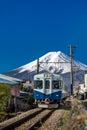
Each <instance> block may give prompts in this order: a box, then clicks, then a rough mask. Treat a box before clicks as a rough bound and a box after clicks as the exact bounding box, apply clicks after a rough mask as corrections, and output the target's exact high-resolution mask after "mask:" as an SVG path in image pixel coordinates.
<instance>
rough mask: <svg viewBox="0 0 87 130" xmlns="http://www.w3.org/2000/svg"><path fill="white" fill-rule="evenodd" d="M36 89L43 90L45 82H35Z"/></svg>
mask: <svg viewBox="0 0 87 130" xmlns="http://www.w3.org/2000/svg"><path fill="white" fill-rule="evenodd" d="M34 88H35V89H42V88H43V81H42V80H36V81H34Z"/></svg>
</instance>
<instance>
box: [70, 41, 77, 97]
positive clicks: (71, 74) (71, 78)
mask: <svg viewBox="0 0 87 130" xmlns="http://www.w3.org/2000/svg"><path fill="white" fill-rule="evenodd" d="M69 48H70V65H71V67H70V86H71V95H73V65H72V57H73V48H76V46H72V45H71V44H70V45H69Z"/></svg>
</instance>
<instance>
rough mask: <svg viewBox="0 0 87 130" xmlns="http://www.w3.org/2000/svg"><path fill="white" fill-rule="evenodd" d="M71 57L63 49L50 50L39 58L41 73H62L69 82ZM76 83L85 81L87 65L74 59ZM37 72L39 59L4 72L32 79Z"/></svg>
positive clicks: (24, 78)
mask: <svg viewBox="0 0 87 130" xmlns="http://www.w3.org/2000/svg"><path fill="white" fill-rule="evenodd" d="M70 66H71V65H70V57H69V56H67V55H66V54H64V53H62V52H61V51H57V52H48V53H47V54H45V55H43V56H42V57H40V58H39V73H42V72H50V73H57V74H61V75H62V76H63V77H64V80H65V82H68V84H69V80H70V79H69V77H70V70H71V69H70ZM72 66H73V77H74V83H75V84H77V83H79V82H82V81H84V74H85V73H86V72H87V65H85V64H83V63H81V62H79V61H75V60H72ZM36 73H37V59H36V60H34V61H32V62H30V63H28V64H26V65H23V66H21V67H19V68H16V69H14V70H11V71H9V72H6V73H4V74H6V75H8V76H12V77H16V78H20V79H23V80H28V79H30V80H32V79H33V76H34V75H35V74H36Z"/></svg>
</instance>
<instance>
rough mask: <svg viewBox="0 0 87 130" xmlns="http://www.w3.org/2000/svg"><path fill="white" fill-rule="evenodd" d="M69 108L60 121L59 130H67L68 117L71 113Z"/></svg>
mask: <svg viewBox="0 0 87 130" xmlns="http://www.w3.org/2000/svg"><path fill="white" fill-rule="evenodd" d="M69 112H70V111H69V110H66V111H65V112H64V115H63V117H62V119H61V122H60V128H58V130H67V125H66V124H67V119H68V115H69Z"/></svg>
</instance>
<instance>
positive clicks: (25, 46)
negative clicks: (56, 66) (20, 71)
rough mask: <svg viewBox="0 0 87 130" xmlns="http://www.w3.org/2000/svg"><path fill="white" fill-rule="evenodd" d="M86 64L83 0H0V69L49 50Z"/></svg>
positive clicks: (86, 25)
mask: <svg viewBox="0 0 87 130" xmlns="http://www.w3.org/2000/svg"><path fill="white" fill-rule="evenodd" d="M69 44H72V45H77V46H78V47H77V48H76V49H74V59H76V60H79V61H80V62H83V63H84V64H87V1H86V0H2V1H0V73H3V72H7V71H10V70H12V69H15V68H17V67H20V66H22V65H25V64H27V63H29V62H31V61H33V60H35V59H38V58H39V57H41V56H42V55H44V54H46V53H48V52H50V51H62V52H63V53H65V54H68V55H69V48H68V45H69Z"/></svg>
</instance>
